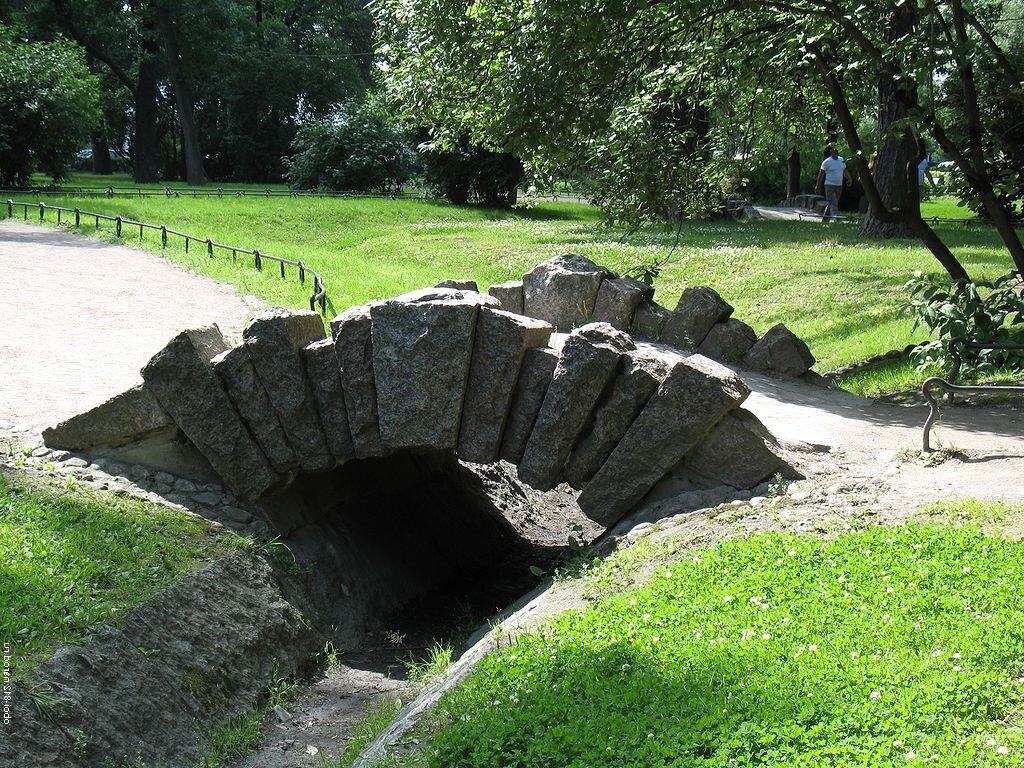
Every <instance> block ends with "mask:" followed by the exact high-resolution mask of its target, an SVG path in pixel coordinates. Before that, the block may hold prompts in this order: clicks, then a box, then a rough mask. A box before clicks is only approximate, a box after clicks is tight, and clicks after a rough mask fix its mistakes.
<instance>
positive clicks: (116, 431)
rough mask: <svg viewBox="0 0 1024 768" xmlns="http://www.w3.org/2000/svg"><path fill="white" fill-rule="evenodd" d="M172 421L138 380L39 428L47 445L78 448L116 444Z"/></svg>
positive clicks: (123, 442)
mask: <svg viewBox="0 0 1024 768" xmlns="http://www.w3.org/2000/svg"><path fill="white" fill-rule="evenodd" d="M173 425H174V422H173V421H171V417H170V416H168V415H167V411H165V410H164V409H163V408H162V407H161V406H160V403H158V402H157V400H156V398H155V397H153V393H152V392H150V391H149V389H147V388H146V387H145V385H142V384H140V385H139V386H137V387H132V388H131V389H129V390H127V391H125V392H122V393H121V394H119V395H116V396H114V397H112V398H110V399H109V400H107V401H106V402H105V403H101V404H100V405H97V406H96V407H95V408H92V409H90V410H88V411H86V412H85V413H80V414H78V415H77V416H72V417H71V418H70V419H65V420H64V421H62V422H60V424H57V425H56V426H53V427H48V428H47V429H44V430H43V442H44V443H45V444H46V445H48V446H49V447H51V448H64V449H65V450H69V451H81V450H85V449H86V448H92V447H94V446H104V447H116V446H119V445H124V444H125V443H130V442H132V441H133V440H139V439H142V438H144V437H146V436H147V435H149V434H152V433H153V432H157V431H159V430H162V429H167V428H168V427H171V426H173Z"/></svg>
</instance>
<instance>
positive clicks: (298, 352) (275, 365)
mask: <svg viewBox="0 0 1024 768" xmlns="http://www.w3.org/2000/svg"><path fill="white" fill-rule="evenodd" d="M242 338H243V339H245V345H244V347H245V349H246V351H247V352H248V353H249V359H250V360H252V364H253V367H254V368H255V369H256V375H257V376H258V377H259V380H260V383H262V384H263V388H264V389H265V390H266V391H267V395H268V396H269V397H270V402H271V404H272V405H273V407H274V412H275V413H276V414H277V418H278V421H280V422H281V427H282V428H283V429H284V433H285V435H286V436H287V438H288V444H289V445H291V447H292V450H293V451H295V457H296V458H297V459H298V462H299V466H300V467H301V468H302V469H303V470H305V471H307V472H317V471H320V470H324V469H330V468H331V467H332V466H334V460H333V458H332V457H331V453H330V451H329V450H328V449H327V441H326V440H325V439H324V433H323V429H322V428H321V426H320V417H319V415H318V413H317V408H316V401H315V399H314V398H313V391H312V389H311V387H310V386H309V381H308V380H307V379H306V372H305V366H304V365H303V362H302V348H303V347H305V346H306V345H307V344H311V343H312V342H314V341H317V340H319V339H322V338H324V324H323V321H322V320H321V319H320V316H319V315H318V314H317V313H316V312H310V311H309V310H304V311H299V312H295V311H292V310H287V309H281V308H279V307H278V308H273V309H266V310H264V311H262V312H260V313H258V314H257V315H256V316H255V317H253V319H252V320H250V321H249V324H248V325H247V326H246V327H245V329H244V330H243V331H242Z"/></svg>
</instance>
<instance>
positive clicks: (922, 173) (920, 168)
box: [917, 155, 935, 200]
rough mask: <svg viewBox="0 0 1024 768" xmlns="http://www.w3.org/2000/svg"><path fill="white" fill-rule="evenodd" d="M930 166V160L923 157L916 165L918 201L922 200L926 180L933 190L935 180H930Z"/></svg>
mask: <svg viewBox="0 0 1024 768" xmlns="http://www.w3.org/2000/svg"><path fill="white" fill-rule="evenodd" d="M930 165H931V160H929V159H928V156H927V155H925V157H924V160H922V161H921V162H920V163H918V164H917V194H918V199H919V200H924V182H925V179H926V178H927V179H928V183H929V184H931V185H932V189H935V179H933V178H932V172H931V171H930V170H928V167H929V166H930Z"/></svg>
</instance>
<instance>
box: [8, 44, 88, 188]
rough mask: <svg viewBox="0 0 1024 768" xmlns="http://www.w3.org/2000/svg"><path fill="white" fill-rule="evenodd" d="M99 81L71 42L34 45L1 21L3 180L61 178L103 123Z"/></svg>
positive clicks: (13, 182) (14, 182)
mask: <svg viewBox="0 0 1024 768" xmlns="http://www.w3.org/2000/svg"><path fill="white" fill-rule="evenodd" d="M97 92H98V83H97V82H96V79H95V78H94V77H93V76H92V74H91V73H90V72H89V69H88V67H87V66H86V64H85V57H84V55H83V52H82V50H81V49H80V48H79V47H78V46H76V45H74V44H73V43H70V42H68V41H67V40H61V39H58V40H55V41H53V42H51V43H38V42H36V43H32V42H29V41H26V40H20V39H18V38H17V37H16V35H15V34H14V33H13V32H12V31H11V30H10V29H8V28H7V27H5V26H4V25H2V24H0V184H2V185H4V186H17V185H27V184H28V183H29V182H30V181H31V175H32V171H33V170H34V169H38V170H40V171H43V172H45V173H48V174H50V175H51V176H52V177H53V178H55V179H56V178H61V177H62V176H63V175H64V169H65V168H66V167H67V164H68V162H69V161H71V160H72V159H73V158H74V156H75V152H76V151H78V150H79V149H80V148H81V147H82V145H83V144H85V143H86V142H87V141H88V139H89V133H90V131H91V130H92V129H93V127H94V126H96V125H97V123H98V121H99V116H100V113H99V98H98V94H97Z"/></svg>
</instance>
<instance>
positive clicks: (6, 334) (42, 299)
mask: <svg viewBox="0 0 1024 768" xmlns="http://www.w3.org/2000/svg"><path fill="white" fill-rule="evenodd" d="M261 306H262V303H261V302H260V301H259V300H258V299H256V298H255V297H252V296H247V297H244V298H243V297H240V296H238V295H237V293H236V292H235V290H234V288H232V287H231V286H229V285H224V284H222V283H217V282H215V281H213V280H210V279H209V278H206V277H201V276H199V275H196V274H194V273H192V272H188V271H186V270H184V269H182V268H181V267H178V266H176V265H174V264H172V263H171V262H169V261H167V260H165V259H162V258H160V257H159V256H154V255H153V254H150V253H145V252H143V251H138V250H133V249H131V248H125V247H122V246H118V245H111V244H107V243H102V242H98V241H96V240H92V239H90V238H86V237H82V236H79V235H75V234H72V233H69V232H63V231H60V230H54V229H51V228H49V227H41V226H34V225H31V224H25V223H22V222H18V221H12V220H4V221H0V435H4V434H11V433H18V434H19V435H22V436H24V437H31V436H34V435H36V434H38V432H40V431H41V430H42V429H43V428H44V427H46V426H49V425H50V424H53V423H55V422H57V421H59V420H60V419H62V418H66V417H68V416H73V415H74V414H76V413H80V412H81V411H83V410H85V409H87V408H89V407H91V406H93V405H96V404H98V403H100V402H102V401H104V400H106V399H107V398H109V397H112V396H113V395H116V394H118V393H119V392H121V391H123V390H125V389H127V388H129V387H131V386H133V385H134V384H136V383H138V382H139V381H141V378H140V376H139V369H140V368H141V367H142V366H143V364H144V363H145V362H146V361H147V360H148V359H149V358H150V357H152V355H153V354H154V353H156V352H157V351H159V350H160V349H161V348H162V347H163V346H164V344H166V343H167V341H168V340H169V339H170V338H171V337H172V336H174V335H175V334H176V333H177V332H178V331H180V330H182V329H183V328H189V327H193V326H197V325H205V324H208V323H217V324H218V325H219V326H220V327H221V330H222V331H223V332H224V334H225V335H228V336H237V335H238V334H239V333H241V330H242V327H243V326H244V324H245V322H246V321H247V320H248V318H249V316H250V315H252V314H253V313H254V312H255V311H257V309H259V308H260V307H261Z"/></svg>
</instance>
